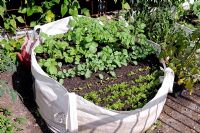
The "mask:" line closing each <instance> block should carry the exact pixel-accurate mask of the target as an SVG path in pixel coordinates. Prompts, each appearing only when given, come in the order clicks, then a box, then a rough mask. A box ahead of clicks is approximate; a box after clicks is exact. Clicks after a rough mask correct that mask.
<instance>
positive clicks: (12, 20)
mask: <svg viewBox="0 0 200 133" xmlns="http://www.w3.org/2000/svg"><path fill="white" fill-rule="evenodd" d="M9 2H10V1H5V0H1V1H0V18H2V20H3V21H4V22H3V25H1V26H2V27H3V28H4V29H5V30H6V31H8V32H11V33H15V32H16V29H17V28H18V24H19V23H22V24H24V25H29V26H31V27H33V26H35V25H37V24H40V23H47V22H52V21H54V20H55V19H59V18H62V17H64V16H66V15H72V16H75V15H78V12H79V11H78V10H79V9H80V5H79V2H78V1H77V0H51V1H49V0H42V1H35V0H28V1H27V0H23V1H21V6H20V7H19V8H18V9H17V10H18V13H16V12H15V14H12V13H10V12H9V11H8V10H7V6H6V5H7V3H9ZM80 12H81V14H84V15H86V16H89V10H88V9H86V8H83V9H81V11H80ZM16 14H19V16H16ZM26 20H31V21H30V22H29V21H26Z"/></svg>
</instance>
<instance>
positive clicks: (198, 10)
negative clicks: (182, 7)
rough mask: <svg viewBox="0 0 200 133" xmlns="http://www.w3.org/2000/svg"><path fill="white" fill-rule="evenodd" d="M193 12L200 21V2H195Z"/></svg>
mask: <svg viewBox="0 0 200 133" xmlns="http://www.w3.org/2000/svg"><path fill="white" fill-rule="evenodd" d="M192 10H193V12H194V14H195V15H196V16H197V17H198V19H200V1H195V2H194V4H193V8H192Z"/></svg>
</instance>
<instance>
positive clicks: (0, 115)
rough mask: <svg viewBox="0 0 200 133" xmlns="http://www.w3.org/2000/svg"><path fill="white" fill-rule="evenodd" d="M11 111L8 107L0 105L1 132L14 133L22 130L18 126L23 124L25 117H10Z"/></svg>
mask: <svg viewBox="0 0 200 133" xmlns="http://www.w3.org/2000/svg"><path fill="white" fill-rule="evenodd" d="M11 115H12V112H11V111H9V110H8V109H5V108H2V107H0V132H1V133H14V132H17V131H22V130H23V129H22V128H20V125H21V124H24V122H25V121H26V118H24V117H16V118H15V119H11V118H10V117H11Z"/></svg>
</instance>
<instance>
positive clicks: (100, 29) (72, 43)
mask: <svg viewBox="0 0 200 133" xmlns="http://www.w3.org/2000/svg"><path fill="white" fill-rule="evenodd" d="M69 24H70V26H71V27H73V30H69V31H68V32H67V33H65V34H61V35H56V36H46V35H42V36H43V38H45V42H44V43H43V44H42V45H40V46H38V47H36V49H35V52H36V53H37V55H38V56H39V58H40V60H39V64H40V65H41V67H43V68H44V70H45V71H46V72H47V73H48V74H50V75H51V76H53V77H57V79H60V78H64V77H74V76H77V75H79V76H85V78H89V77H90V76H91V74H92V73H94V72H97V71H107V72H108V73H109V74H111V75H112V76H113V77H115V72H114V69H115V68H117V67H122V66H126V65H127V64H128V63H136V60H137V59H143V58H145V57H146V56H147V55H149V54H151V53H153V52H154V50H153V48H152V47H151V45H149V44H148V43H147V41H146V36H145V35H144V34H143V32H144V30H143V28H144V27H145V24H144V23H137V24H135V26H133V25H127V24H126V22H125V21H116V20H107V19H106V18H101V20H98V19H93V18H88V17H76V18H74V20H72V21H70V22H69ZM124 27H126V28H124ZM52 49H53V50H52ZM41 58H42V59H41ZM49 61H53V62H54V63H53V65H52V63H49ZM56 62H60V63H62V65H63V64H64V65H70V64H71V65H73V67H72V68H69V69H67V70H65V69H64V70H62V65H61V66H58V64H57V63H56ZM49 66H53V67H49ZM52 68H53V69H52ZM50 69H51V70H50ZM57 69H59V70H60V71H61V72H60V74H59V75H57ZM62 72H63V74H61V73H62ZM101 78H102V76H101Z"/></svg>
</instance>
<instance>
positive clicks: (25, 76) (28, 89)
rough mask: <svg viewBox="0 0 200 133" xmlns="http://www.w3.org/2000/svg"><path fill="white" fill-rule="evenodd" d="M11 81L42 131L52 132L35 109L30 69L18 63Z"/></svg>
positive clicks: (45, 132)
mask: <svg viewBox="0 0 200 133" xmlns="http://www.w3.org/2000/svg"><path fill="white" fill-rule="evenodd" d="M12 83H13V88H14V90H16V91H17V92H18V93H19V95H20V98H21V100H22V102H23V103H24V105H25V106H26V108H27V109H28V110H29V111H30V112H31V114H32V115H33V116H34V118H35V119H36V122H37V124H38V125H39V126H40V128H41V130H42V132H44V133H52V132H51V131H50V129H49V128H48V127H47V125H46V123H45V121H44V120H43V119H42V117H41V116H40V114H39V112H38V110H37V104H36V102H35V98H34V93H33V76H32V74H31V70H30V69H27V68H25V67H24V66H22V64H19V65H18V66H17V70H16V72H14V73H13V75H12Z"/></svg>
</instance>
